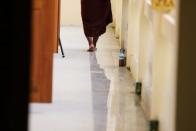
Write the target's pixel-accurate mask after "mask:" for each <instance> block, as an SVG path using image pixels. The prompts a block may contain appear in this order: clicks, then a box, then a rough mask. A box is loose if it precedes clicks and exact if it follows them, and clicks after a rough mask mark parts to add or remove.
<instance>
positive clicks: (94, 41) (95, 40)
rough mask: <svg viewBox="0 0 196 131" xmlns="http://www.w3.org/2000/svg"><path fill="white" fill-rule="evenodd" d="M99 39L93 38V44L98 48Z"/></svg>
mask: <svg viewBox="0 0 196 131" xmlns="http://www.w3.org/2000/svg"><path fill="white" fill-rule="evenodd" d="M98 39H99V37H98V36H97V37H93V44H94V47H96V45H97V41H98Z"/></svg>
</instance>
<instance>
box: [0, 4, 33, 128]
mask: <svg viewBox="0 0 196 131" xmlns="http://www.w3.org/2000/svg"><path fill="white" fill-rule="evenodd" d="M8 6H9V7H8ZM0 17H1V25H0V26H1V39H0V41H1V42H0V43H1V53H0V56H1V68H0V70H1V72H0V74H1V78H2V79H1V95H0V97H1V109H2V115H1V120H2V123H1V126H0V130H1V131H27V130H28V125H27V124H28V98H29V95H28V92H29V76H30V74H29V66H30V46H31V30H30V27H31V0H20V1H4V2H3V5H2V7H1V8H0Z"/></svg>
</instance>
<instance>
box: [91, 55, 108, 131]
mask: <svg viewBox="0 0 196 131" xmlns="http://www.w3.org/2000/svg"><path fill="white" fill-rule="evenodd" d="M89 59H90V71H91V84H92V98H93V100H92V101H93V112H94V113H93V114H94V131H106V124H107V98H108V93H109V87H110V80H109V79H107V77H106V76H105V73H104V70H103V69H101V68H100V66H99V64H98V63H97V58H96V54H95V53H90V54H89Z"/></svg>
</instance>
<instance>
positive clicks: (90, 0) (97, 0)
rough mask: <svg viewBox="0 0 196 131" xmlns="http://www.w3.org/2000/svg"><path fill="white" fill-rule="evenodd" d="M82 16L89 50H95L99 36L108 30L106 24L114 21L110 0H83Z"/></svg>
mask: <svg viewBox="0 0 196 131" xmlns="http://www.w3.org/2000/svg"><path fill="white" fill-rule="evenodd" d="M81 16H82V22H83V28H84V34H85V36H86V38H87V40H88V44H89V49H88V51H90V52H92V51H95V50H96V43H97V41H98V39H99V36H100V35H102V34H104V33H105V32H106V26H107V25H108V24H109V23H111V22H112V10H111V2H110V0H81Z"/></svg>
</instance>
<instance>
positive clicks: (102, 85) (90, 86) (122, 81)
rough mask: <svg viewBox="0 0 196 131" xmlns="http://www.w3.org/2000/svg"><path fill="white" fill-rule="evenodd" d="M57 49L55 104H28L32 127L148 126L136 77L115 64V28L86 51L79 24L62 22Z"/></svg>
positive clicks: (88, 130)
mask: <svg viewBox="0 0 196 131" xmlns="http://www.w3.org/2000/svg"><path fill="white" fill-rule="evenodd" d="M61 41H62V45H63V48H64V51H65V56H66V57H65V58H62V57H61V52H60V51H59V54H55V55H54V73H53V103H52V104H39V103H33V104H30V114H29V115H30V122H29V125H30V127H29V129H30V131H148V130H147V122H146V120H145V117H144V114H143V112H142V109H141V107H140V105H139V101H138V98H137V97H136V96H135V94H134V81H133V79H132V77H131V74H130V73H129V72H128V70H127V69H126V68H125V67H121V68H119V67H118V52H119V44H118V41H117V40H116V39H115V36H114V33H113V29H112V28H108V31H107V33H106V34H104V35H103V36H101V37H100V39H99V41H98V45H97V48H98V50H97V51H96V52H95V53H89V52H86V49H87V48H88V44H87V41H86V39H85V37H84V35H83V30H82V27H62V28H61Z"/></svg>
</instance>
